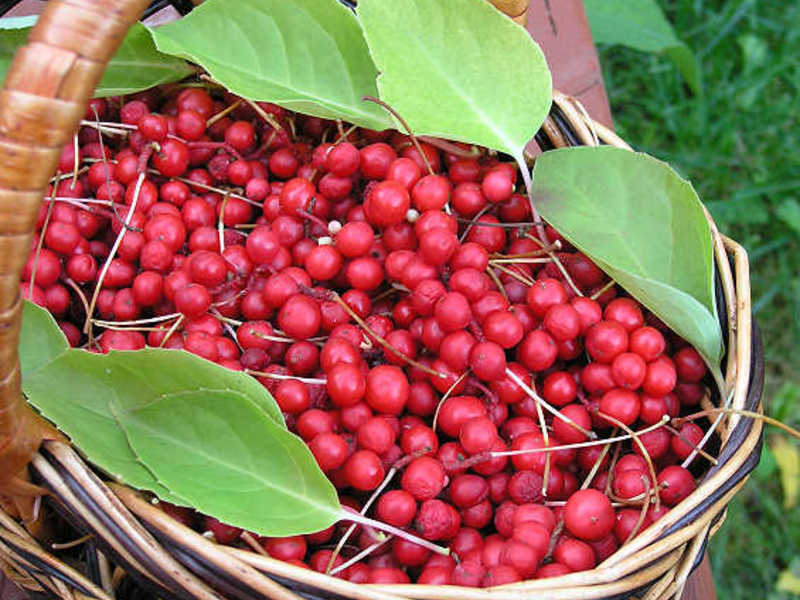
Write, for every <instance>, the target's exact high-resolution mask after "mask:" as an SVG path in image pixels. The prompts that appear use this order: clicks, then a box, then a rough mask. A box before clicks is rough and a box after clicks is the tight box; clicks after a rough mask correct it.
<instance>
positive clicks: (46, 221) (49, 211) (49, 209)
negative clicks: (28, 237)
mask: <svg viewBox="0 0 800 600" xmlns="http://www.w3.org/2000/svg"><path fill="white" fill-rule="evenodd" d="M55 194H56V186H53V194H52V196H55ZM52 214H53V200H52V197H51V199H50V204H49V206H48V207H47V214H46V215H45V216H44V223H43V224H42V230H41V231H40V232H39V243H38V244H36V254H34V256H33V268H32V269H31V281H30V285H29V286H28V296H29V297H30V298H33V289H34V288H33V284H34V281H35V280H36V268H37V267H38V266H39V255H40V254H41V253H42V245H43V244H44V235H45V232H46V231H47V226H48V225H49V224H50V215H52Z"/></svg>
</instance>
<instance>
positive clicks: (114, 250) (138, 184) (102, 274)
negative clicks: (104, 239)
mask: <svg viewBox="0 0 800 600" xmlns="http://www.w3.org/2000/svg"><path fill="white" fill-rule="evenodd" d="M144 178H145V173H139V177H138V179H137V180H136V187H135V188H134V190H133V199H132V200H131V206H130V208H129V210H128V214H127V215H125V221H124V223H123V225H122V227H120V230H119V235H117V239H116V240H115V241H114V245H113V246H112V247H111V251H110V252H109V253H108V257H107V258H106V262H105V263H103V268H102V269H101V270H100V275H99V276H98V277H97V285H96V286H95V288H94V293H93V294H92V300H91V302H89V311H88V312H87V313H86V321H85V322H84V324H83V332H84V333H86V334H88V335H89V338H90V339H91V337H92V334H91V331H92V313H93V312H94V307H95V305H96V304H97V297H98V296H99V295H100V290H101V289H102V287H103V281H104V280H105V278H106V273H108V269H109V267H110V266H111V261H112V260H113V259H114V255H115V254H116V253H117V249H118V248H119V245H120V244H121V243H122V238H123V237H124V236H125V233H126V232H127V231H128V226H129V225H130V223H131V219H132V218H133V213H134V211H135V210H136V204H137V203H138V202H139V193H140V192H141V190H142V183H144Z"/></svg>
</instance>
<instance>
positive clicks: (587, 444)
mask: <svg viewBox="0 0 800 600" xmlns="http://www.w3.org/2000/svg"><path fill="white" fill-rule="evenodd" d="M668 421H669V417H668V416H666V415H664V417H663V418H662V420H661V421H659V422H658V423H655V424H653V425H650V426H649V427H647V428H646V429H641V430H639V431H637V432H636V435H642V434H643V433H647V432H649V431H654V430H656V429H658V428H659V427H664V426H665V425H666V424H667V422H668ZM632 437H633V436H631V435H628V434H625V435H618V436H616V437H610V438H605V439H600V440H594V441H591V442H578V443H575V444H563V445H561V446H550V447H548V448H530V449H528V450H506V451H504V452H492V453H491V455H492V458H499V457H501V456H519V455H522V454H538V453H539V452H556V451H557V450H575V449H577V448H588V447H590V446H609V447H610V446H611V444H614V443H616V442H624V441H626V440H630V439H632Z"/></svg>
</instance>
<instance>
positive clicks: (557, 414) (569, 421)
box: [506, 368, 597, 440]
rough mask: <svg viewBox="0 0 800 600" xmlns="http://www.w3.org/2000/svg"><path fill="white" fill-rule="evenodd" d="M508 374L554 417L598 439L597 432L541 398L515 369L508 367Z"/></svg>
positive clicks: (591, 438) (592, 438)
mask: <svg viewBox="0 0 800 600" xmlns="http://www.w3.org/2000/svg"><path fill="white" fill-rule="evenodd" d="M506 375H507V376H508V377H509V379H511V380H512V381H513V382H514V383H516V384H517V385H518V386H519V387H521V388H522V389H523V390H524V391H525V393H526V394H528V396H530V397H531V398H532V399H533V400H535V401H536V403H537V404H541V405H542V408H544V409H545V410H547V411H548V412H549V413H551V414H552V415H553V416H554V417H556V418H557V419H561V420H562V421H564V422H565V423H566V424H567V425H569V426H570V427H574V428H575V429H577V430H578V431H580V432H581V433H582V434H583V435H585V436H586V437H587V438H589V439H590V440H596V439H597V434H596V433H595V432H594V431H590V430H588V429H584V428H583V427H581V426H580V425H578V424H577V423H576V422H575V421H573V420H572V419H570V418H569V417H568V416H566V415H564V414H561V413H560V412H559V411H557V410H556V409H555V408H553V407H552V406H550V405H549V404H548V403H547V402H546V401H545V400H544V399H543V398H540V397H539V394H537V393H536V392H534V391H533V390H532V389H531V388H530V387H529V386H528V385H526V384H525V382H524V381H522V379H520V378H519V377H518V376H517V374H516V373H514V371H512V370H511V369H508V368H506Z"/></svg>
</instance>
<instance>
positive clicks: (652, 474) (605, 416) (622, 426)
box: [597, 411, 660, 509]
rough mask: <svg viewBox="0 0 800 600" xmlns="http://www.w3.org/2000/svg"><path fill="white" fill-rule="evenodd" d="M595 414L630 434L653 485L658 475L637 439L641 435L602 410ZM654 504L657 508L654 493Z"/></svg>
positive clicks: (648, 454) (657, 497) (656, 499)
mask: <svg viewBox="0 0 800 600" xmlns="http://www.w3.org/2000/svg"><path fill="white" fill-rule="evenodd" d="M597 416H599V417H601V418H603V419H605V420H606V421H609V422H611V423H613V424H614V425H616V426H617V427H619V428H620V429H622V430H623V431H626V432H627V433H628V434H630V436H631V437H632V438H633V442H634V443H635V444H636V445H637V446H639V450H641V451H642V457H643V458H644V460H645V461H646V462H647V468H648V469H650V477H652V478H653V485H655V484H656V482H657V481H658V475H656V468H655V466H654V465H653V459H652V458H650V453H649V452H648V451H647V448H646V447H645V445H644V444H643V443H642V440H640V439H639V435H641V434H639V433H636V432H635V431H633V429H631V428H630V427H628V426H627V425H626V424H625V423H623V422H622V421H620V420H619V419H616V418H614V417H612V416H611V415H608V414H606V413H604V412H601V411H597ZM649 487H650V486H648V489H649ZM655 504H656V509H658V508H659V507H660V500H659V496H658V494H656V495H655Z"/></svg>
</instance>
